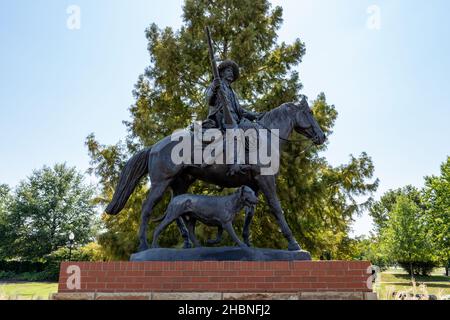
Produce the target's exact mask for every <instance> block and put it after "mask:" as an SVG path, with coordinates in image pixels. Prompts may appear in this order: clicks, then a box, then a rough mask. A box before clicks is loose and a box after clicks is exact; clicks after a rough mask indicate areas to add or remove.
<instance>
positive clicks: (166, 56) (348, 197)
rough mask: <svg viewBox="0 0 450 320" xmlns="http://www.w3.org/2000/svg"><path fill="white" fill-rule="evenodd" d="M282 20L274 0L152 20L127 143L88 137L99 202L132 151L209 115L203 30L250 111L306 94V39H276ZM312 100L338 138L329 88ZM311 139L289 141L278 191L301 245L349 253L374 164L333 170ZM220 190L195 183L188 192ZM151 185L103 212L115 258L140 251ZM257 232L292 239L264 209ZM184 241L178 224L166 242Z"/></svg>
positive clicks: (200, 5) (196, 8) (358, 161)
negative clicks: (161, 23) (176, 21)
mask: <svg viewBox="0 0 450 320" xmlns="http://www.w3.org/2000/svg"><path fill="white" fill-rule="evenodd" d="M282 21H283V20H282V8H281V7H278V6H277V7H275V8H273V9H272V8H271V5H270V3H269V2H268V1H267V0H216V1H209V0H208V1H207V0H187V1H185V4H184V6H183V22H184V23H183V26H182V27H181V29H180V30H178V31H174V30H173V29H172V28H170V27H168V28H165V29H163V30H162V29H160V28H158V26H157V25H155V24H152V25H151V26H150V27H149V28H148V29H147V30H146V37H147V40H148V50H149V54H150V65H149V66H148V68H147V69H146V70H145V72H144V74H142V75H141V76H139V78H138V81H137V84H136V85H135V90H134V92H133V94H134V97H135V100H136V102H135V103H134V104H133V105H132V106H131V107H130V113H131V120H130V121H126V122H125V125H126V126H127V129H128V136H127V137H126V139H125V142H119V143H117V144H116V145H112V146H105V145H102V144H100V143H99V142H98V141H97V140H96V139H95V136H94V135H90V136H89V137H88V138H87V141H86V144H87V146H88V149H89V152H90V156H91V160H92V162H91V163H92V168H91V169H92V172H94V173H95V174H96V175H97V176H98V177H99V179H100V185H101V187H102V189H101V194H100V195H99V198H98V200H99V203H100V204H106V203H107V202H108V201H109V200H110V199H111V197H112V192H113V188H114V187H115V186H116V183H117V179H118V174H119V173H120V169H121V168H122V167H123V165H124V162H125V160H126V159H128V158H129V157H130V155H131V154H133V153H135V152H136V151H137V150H139V149H140V148H143V147H144V146H151V145H153V144H154V143H156V142H157V141H158V140H160V139H162V138H163V137H165V136H167V135H170V134H171V133H172V132H173V131H174V130H175V129H178V128H185V127H187V126H189V125H190V123H191V122H192V120H193V119H204V118H205V117H206V115H207V105H206V102H205V101H204V91H205V89H206V87H207V86H208V85H209V82H210V80H211V71H210V63H209V60H208V50H207V44H206V41H205V33H204V29H205V26H207V25H208V26H210V27H211V30H212V36H213V39H214V40H215V45H216V49H217V52H218V53H219V55H220V58H221V59H226V58H229V59H233V60H235V61H237V62H238V64H239V65H240V67H241V71H242V72H241V73H242V76H241V78H240V80H239V81H238V82H236V83H235V84H234V88H235V90H236V91H237V92H238V94H239V95H240V97H241V102H242V103H243V104H244V105H246V107H247V108H249V109H253V110H256V111H268V110H271V109H273V108H275V107H278V106H279V105H281V104H282V103H284V102H288V101H296V100H299V97H300V90H301V89H302V84H301V82H300V80H299V74H298V72H297V71H296V70H295V68H296V66H297V65H298V64H299V63H300V62H301V61H302V58H303V56H304V54H305V45H304V43H303V42H302V41H301V40H300V39H297V40H296V41H295V42H294V43H292V44H287V43H284V42H282V43H279V42H278V39H277V31H278V30H279V28H280V27H281V24H282ZM324 76H325V75H324ZM312 106H313V111H314V115H315V117H316V118H317V119H318V122H319V124H320V125H321V127H322V129H323V130H324V132H325V133H326V134H327V135H330V134H331V133H332V128H333V126H334V123H335V121H336V119H337V111H336V109H335V107H334V106H332V105H329V104H328V103H327V101H326V98H325V95H324V94H320V95H319V96H318V97H317V99H316V100H315V101H313V102H312ZM295 138H296V139H300V137H295ZM303 141H304V142H302V143H298V144H289V145H288V146H287V147H286V150H285V153H284V154H283V159H284V161H283V163H282V169H281V172H280V177H279V195H280V196H281V202H282V205H283V208H284V210H285V215H286V219H287V221H288V223H289V225H290V226H291V228H292V230H293V232H294V234H295V236H296V237H297V240H299V242H300V244H301V245H302V246H303V247H304V248H305V249H307V250H310V251H311V252H312V253H313V254H314V255H316V256H319V255H321V254H322V253H323V252H324V251H327V252H330V254H332V255H333V257H334V258H339V257H345V255H346V254H347V253H348V243H349V242H348V232H349V229H350V223H351V222H352V220H353V219H354V216H355V215H356V214H358V212H360V211H361V210H362V209H363V208H364V207H365V206H367V205H368V204H369V203H370V200H371V199H370V198H369V199H368V201H367V202H366V203H363V204H358V203H357V202H356V200H355V199H354V196H355V195H358V196H361V195H370V194H371V193H372V192H373V191H375V190H376V188H377V185H378V181H377V180H376V181H374V182H367V180H368V179H371V178H372V175H373V171H374V168H373V164H372V161H371V159H370V157H369V156H368V155H367V154H365V153H362V155H361V156H360V157H357V158H356V157H353V156H352V157H351V160H350V162H349V163H348V164H346V165H342V166H339V167H336V168H334V167H332V166H331V165H329V164H328V163H327V161H326V160H325V159H324V158H322V157H320V156H319V152H320V151H324V150H325V149H326V145H324V146H321V147H317V148H311V149H308V150H306V151H305V149H307V147H308V146H309V142H307V141H306V139H303ZM303 151H305V152H303ZM214 190H215V189H214V187H211V186H209V187H206V186H205V185H204V184H203V183H197V184H196V185H194V186H193V187H192V189H191V190H190V191H191V192H195V193H211V192H213V191H214ZM147 191H148V188H147V187H146V185H145V181H144V182H143V183H142V185H141V186H139V188H138V189H137V190H136V191H135V194H134V195H133V196H132V198H131V199H130V200H129V203H128V204H127V206H126V208H125V209H124V212H122V213H121V214H120V215H118V216H114V217H108V216H103V220H104V221H105V225H106V228H107V232H106V233H104V234H103V235H102V236H101V237H100V239H99V241H100V243H101V244H102V245H103V247H104V248H105V250H106V251H108V252H109V254H110V257H111V258H128V256H129V254H130V253H132V252H133V251H134V250H136V248H137V243H138V241H137V237H136V230H137V229H138V225H139V216H140V207H141V205H142V202H143V200H144V196H145V194H146V192H147ZM166 204H167V199H165V202H164V201H163V204H161V205H159V206H158V207H157V208H156V210H155V211H156V212H155V213H154V215H155V216H156V215H161V214H162V212H161V209H163V208H164V207H165V205H166ZM242 220H243V219H242V217H239V219H238V221H237V224H236V225H237V227H238V228H239V227H242ZM152 229H153V228H150V230H152ZM211 232H212V231H211V230H209V229H207V228H203V227H200V228H199V231H198V233H199V238H200V239H205V238H206V237H209V236H210V235H211ZM252 235H253V242H254V244H255V245H257V246H272V247H277V248H285V247H286V245H287V244H286V241H285V239H284V238H283V237H282V236H281V233H280V232H279V230H278V226H277V225H276V223H275V222H274V219H273V218H272V217H271V216H270V215H269V214H268V208H267V206H266V205H261V206H259V207H258V209H257V213H256V219H255V223H254V225H253V226H252ZM180 241H181V237H180V236H179V234H178V231H177V230H176V227H175V226H173V225H172V226H171V228H169V229H168V230H167V231H166V232H165V233H164V234H163V236H162V237H161V244H163V245H176V244H179V243H180Z"/></svg>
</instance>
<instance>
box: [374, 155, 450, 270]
mask: <svg viewBox="0 0 450 320" xmlns="http://www.w3.org/2000/svg"><path fill="white" fill-rule="evenodd" d="M370 214H371V216H372V218H373V219H374V222H375V231H376V236H374V237H373V239H372V241H373V243H374V244H376V248H377V249H376V253H377V255H379V256H380V257H384V259H385V260H386V261H388V262H389V263H398V264H400V265H401V266H402V267H404V268H405V270H406V271H408V272H409V273H411V270H412V273H413V274H429V273H430V272H431V270H432V269H433V268H434V267H436V266H444V267H445V268H446V271H447V274H448V269H449V266H450V237H449V235H450V157H448V158H447V161H446V162H445V163H443V164H442V166H441V175H440V176H438V177H436V176H431V177H425V187H424V188H423V189H422V190H419V189H417V188H415V187H413V186H406V187H404V188H401V189H397V190H391V191H388V192H387V193H385V194H384V195H383V196H382V197H381V199H380V201H378V202H375V203H374V204H373V205H372V207H371V208H370Z"/></svg>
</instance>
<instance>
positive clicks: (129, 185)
mask: <svg viewBox="0 0 450 320" xmlns="http://www.w3.org/2000/svg"><path fill="white" fill-rule="evenodd" d="M150 151H151V148H148V149H145V150H143V151H141V152H139V153H138V154H136V155H135V156H133V157H132V158H131V159H130V160H128V162H127V163H126V165H125V167H124V168H123V170H122V173H121V174H120V178H119V183H118V184H117V187H116V191H115V192H114V196H113V198H112V200H111V202H110V203H109V205H108V206H107V207H106V210H105V212H106V213H107V214H111V215H116V214H118V213H119V212H120V211H122V209H123V207H125V204H126V203H127V201H128V198H130V196H131V194H132V193H133V191H134V189H135V188H136V186H137V185H138V183H139V181H140V180H141V179H142V177H143V176H144V175H145V174H146V173H148V158H149V154H150Z"/></svg>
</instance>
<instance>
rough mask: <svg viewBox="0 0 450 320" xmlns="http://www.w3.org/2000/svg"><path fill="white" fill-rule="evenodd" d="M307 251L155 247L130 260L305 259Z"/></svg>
mask: <svg viewBox="0 0 450 320" xmlns="http://www.w3.org/2000/svg"><path fill="white" fill-rule="evenodd" d="M305 260H311V255H310V254H309V252H307V251H287V250H275V249H258V248H240V247H220V248H206V247H202V248H193V249H169V248H155V249H149V250H146V251H142V252H139V253H135V254H133V255H131V258H130V261H305Z"/></svg>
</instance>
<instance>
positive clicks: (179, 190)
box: [171, 177, 194, 249]
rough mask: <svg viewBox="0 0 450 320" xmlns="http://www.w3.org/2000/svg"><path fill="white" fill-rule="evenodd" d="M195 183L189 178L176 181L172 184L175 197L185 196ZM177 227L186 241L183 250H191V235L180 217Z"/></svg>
mask: <svg viewBox="0 0 450 320" xmlns="http://www.w3.org/2000/svg"><path fill="white" fill-rule="evenodd" d="M192 183H194V179H192V178H189V177H180V178H178V179H176V180H175V181H174V182H172V184H171V187H172V191H173V196H174V197H176V196H179V195H181V194H185V193H186V192H187V191H188V189H189V187H190V186H191V185H192ZM177 226H178V229H179V230H180V233H181V236H182V237H183V239H184V246H183V248H185V249H188V248H191V247H192V245H191V241H190V240H189V233H188V231H187V229H186V225H185V223H184V221H183V219H182V218H181V217H178V219H177Z"/></svg>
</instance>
